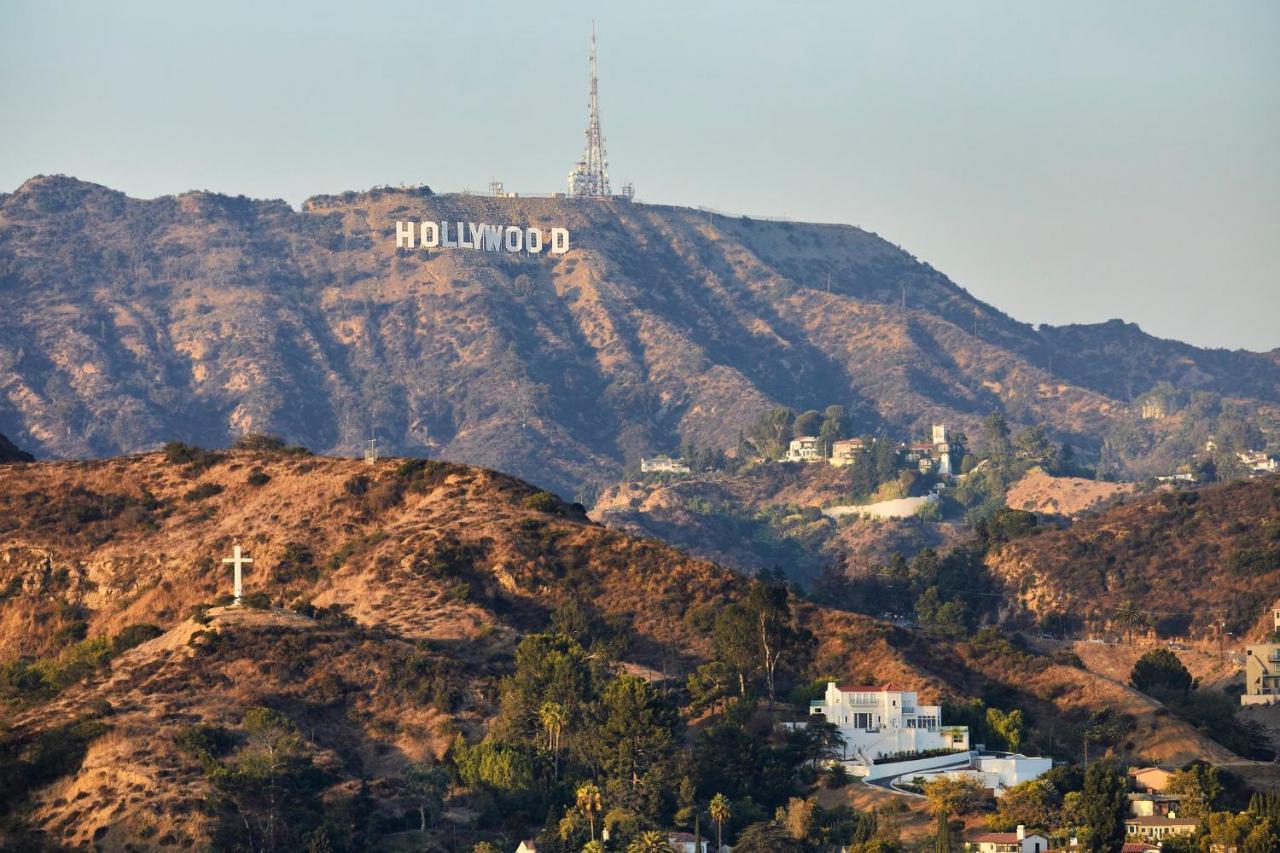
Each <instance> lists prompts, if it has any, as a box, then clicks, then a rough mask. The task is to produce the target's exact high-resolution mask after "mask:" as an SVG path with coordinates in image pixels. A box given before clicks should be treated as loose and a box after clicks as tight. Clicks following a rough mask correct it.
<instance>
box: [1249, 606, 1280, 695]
mask: <svg viewBox="0 0 1280 853" xmlns="http://www.w3.org/2000/svg"><path fill="white" fill-rule="evenodd" d="M1273 618H1275V617H1274V614H1273ZM1276 702H1280V643H1256V644H1254V645H1251V646H1249V647H1247V648H1246V649H1245V658H1244V694H1243V695H1241V697H1240V704H1241V705H1274V704H1275V703H1276Z"/></svg>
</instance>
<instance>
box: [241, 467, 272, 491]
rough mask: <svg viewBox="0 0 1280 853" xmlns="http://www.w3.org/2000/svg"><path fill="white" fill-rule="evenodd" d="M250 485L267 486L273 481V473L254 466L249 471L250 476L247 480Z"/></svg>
mask: <svg viewBox="0 0 1280 853" xmlns="http://www.w3.org/2000/svg"><path fill="white" fill-rule="evenodd" d="M245 482H246V483H248V484H249V485H250V486H254V487H257V486H265V485H266V484H267V483H270V482H271V475H270V474H268V473H267V472H266V471H263V470H262V469H261V468H254V469H253V470H252V471H250V472H249V476H248V478H247V479H246V480H245Z"/></svg>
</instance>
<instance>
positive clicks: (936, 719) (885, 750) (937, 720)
mask: <svg viewBox="0 0 1280 853" xmlns="http://www.w3.org/2000/svg"><path fill="white" fill-rule="evenodd" d="M809 714H810V716H816V715H821V716H823V717H825V718H826V720H827V722H829V723H834V724H835V725H836V726H838V727H839V729H840V734H841V735H842V736H843V737H844V742H845V747H844V748H845V755H844V756H843V757H844V758H845V759H846V760H847V759H855V760H860V761H861V762H862V763H864V764H866V765H870V764H871V763H872V762H874V761H875V760H876V759H877V758H881V757H883V756H890V755H892V756H902V757H903V758H907V757H908V756H909V755H910V754H912V753H919V752H927V751H934V750H948V751H952V752H967V751H968V749H969V729H968V727H967V726H944V725H943V724H942V709H941V708H940V707H939V706H937V705H921V704H920V703H919V702H918V701H917V699H916V694H915V691H908V690H894V689H893V687H892V686H891V685H881V686H875V687H846V686H843V685H837V684H836V683H835V682H834V681H828V682H827V692H826V695H825V696H824V697H823V698H822V699H818V700H815V701H813V702H810V703H809Z"/></svg>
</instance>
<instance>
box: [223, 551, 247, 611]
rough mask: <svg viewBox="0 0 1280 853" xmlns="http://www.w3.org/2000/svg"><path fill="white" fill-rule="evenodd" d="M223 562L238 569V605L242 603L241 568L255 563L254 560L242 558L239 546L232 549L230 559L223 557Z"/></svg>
mask: <svg viewBox="0 0 1280 853" xmlns="http://www.w3.org/2000/svg"><path fill="white" fill-rule="evenodd" d="M222 562H224V563H230V564H231V565H233V566H235V569H236V600H235V603H236V604H239V603H240V567H241V566H243V565H244V564H246V563H252V562H253V560H252V559H251V558H249V557H242V556H241V555H240V546H239V545H237V546H235V547H234V548H232V549H231V556H230V557H223V558H222Z"/></svg>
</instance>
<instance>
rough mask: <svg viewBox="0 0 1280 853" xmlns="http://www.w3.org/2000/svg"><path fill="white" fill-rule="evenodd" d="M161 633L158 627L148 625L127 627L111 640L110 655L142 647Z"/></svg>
mask: <svg viewBox="0 0 1280 853" xmlns="http://www.w3.org/2000/svg"><path fill="white" fill-rule="evenodd" d="M163 633H164V631H163V630H161V629H160V627H159V626H157V625H152V624H150V623H142V624H138V625H128V626H126V627H125V628H124V629H122V630H121V631H120V633H119V634H116V635H115V636H114V637H112V638H111V653H112V654H113V655H118V654H120V653H121V652H125V651H128V650H129V649H132V648H133V647H134V646H139V645H142V644H143V643H145V642H146V641H147V640H154V639H155V638H156V637H159V636H160V635H161V634H163Z"/></svg>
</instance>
